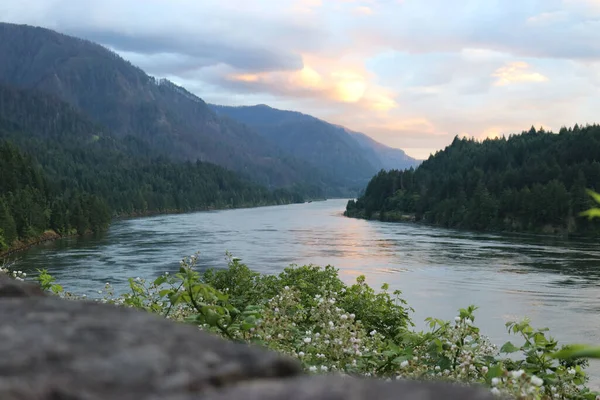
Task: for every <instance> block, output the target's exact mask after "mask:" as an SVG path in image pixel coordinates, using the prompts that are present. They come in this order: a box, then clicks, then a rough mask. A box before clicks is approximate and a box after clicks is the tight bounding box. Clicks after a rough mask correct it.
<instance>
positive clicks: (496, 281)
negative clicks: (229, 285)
mask: <svg viewBox="0 0 600 400" xmlns="http://www.w3.org/2000/svg"><path fill="white" fill-rule="evenodd" d="M345 204H346V200H329V201H326V202H313V203H310V204H300V205H290V206H280V207H263V208H257V209H244V210H228V211H214V212H203V213H193V214H178V215H164V216H154V217H149V218H141V219H131V220H122V221H117V222H116V223H114V224H113V225H112V226H111V228H110V230H109V231H108V232H107V234H105V235H103V236H101V237H97V238H86V239H67V240H61V241H57V242H55V243H51V244H45V245H43V246H40V247H37V248H33V249H30V250H29V251H27V252H24V253H21V254H19V256H18V257H19V259H20V260H19V262H18V263H19V269H23V270H26V271H28V272H31V271H35V270H36V269H37V268H47V269H48V270H50V272H51V273H52V274H54V275H55V276H56V277H57V279H58V280H59V281H60V282H61V283H62V284H64V286H65V287H67V288H69V289H70V290H72V291H74V292H78V293H86V294H88V295H93V294H94V293H95V294H96V295H97V290H99V289H101V288H102V287H103V285H104V283H105V282H107V281H108V282H111V283H114V284H115V287H116V288H117V290H126V289H127V278H129V277H136V276H140V277H144V278H148V279H152V278H154V277H156V276H157V275H159V274H161V273H163V272H164V271H176V270H177V268H178V265H179V261H180V260H181V258H182V257H184V256H186V255H190V254H193V253H195V252H196V251H200V268H207V267H224V266H226V258H225V252H226V251H230V252H232V253H233V254H234V255H235V256H237V257H240V258H241V259H242V261H243V262H246V263H247V264H248V265H249V266H250V267H251V268H253V269H255V270H258V271H260V272H262V273H277V272H280V271H281V270H282V269H283V268H284V267H286V266H288V265H290V264H298V265H302V264H311V263H312V264H319V265H326V264H330V265H334V266H335V267H337V268H339V270H340V277H341V279H343V280H344V281H345V282H348V283H350V282H353V281H354V280H355V279H356V277H357V276H359V275H365V276H366V277H367V282H369V283H370V284H372V285H373V286H375V287H380V285H381V284H382V283H384V282H387V283H389V284H390V289H391V290H395V289H399V290H401V291H402V292H403V296H404V297H405V298H406V299H407V301H408V302H409V304H410V305H411V306H412V307H413V308H414V309H415V314H414V315H413V318H414V320H415V323H416V324H417V327H418V328H423V327H424V324H423V320H424V319H425V317H428V316H434V317H439V318H443V319H451V318H453V317H454V315H455V313H456V310H457V309H458V308H460V307H466V306H468V305H469V304H475V305H477V306H479V311H478V312H477V313H476V322H477V324H478V325H479V326H480V327H481V328H482V332H483V333H485V334H488V335H489V336H490V337H491V338H492V339H493V340H494V341H495V342H496V343H497V344H502V343H503V342H505V341H506V340H513V341H514V340H515V338H511V337H510V336H509V335H508V334H507V332H506V329H505V327H504V323H505V322H506V321H508V320H512V319H520V318H522V317H525V316H528V317H530V318H531V320H532V323H533V324H534V325H535V326H538V327H545V326H547V327H549V328H550V329H551V333H552V334H553V335H554V336H555V337H556V338H557V339H559V340H561V341H569V342H581V343H600V320H599V319H598V318H597V315H598V312H599V311H600V291H599V290H598V286H600V249H599V248H598V246H597V244H596V243H595V241H593V240H565V239H561V238H548V237H539V236H530V235H503V234H492V233H483V234H481V233H472V232H461V231H454V230H445V229H438V228H432V227H426V226H421V225H416V224H391V223H382V222H376V221H364V220H356V219H349V218H345V217H343V216H341V215H340V212H341V211H342V210H343V208H344V206H345ZM599 365H600V364H599V363H593V365H592V367H591V371H590V372H591V373H592V374H593V375H594V376H596V377H600V367H599Z"/></svg>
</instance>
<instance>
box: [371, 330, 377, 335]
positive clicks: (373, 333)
mask: <svg viewBox="0 0 600 400" xmlns="http://www.w3.org/2000/svg"><path fill="white" fill-rule="evenodd" d="M376 333H377V331H376V330H375V329H373V330H372V331H371V332H369V335H371V336H375V334H376Z"/></svg>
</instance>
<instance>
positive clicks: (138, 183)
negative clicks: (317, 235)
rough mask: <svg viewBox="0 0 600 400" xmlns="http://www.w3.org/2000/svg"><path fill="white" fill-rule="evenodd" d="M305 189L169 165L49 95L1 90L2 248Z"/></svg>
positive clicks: (289, 197) (297, 198)
mask: <svg viewBox="0 0 600 400" xmlns="http://www.w3.org/2000/svg"><path fill="white" fill-rule="evenodd" d="M306 193H309V194H310V192H308V189H307V188H302V189H301V191H290V190H287V189H277V190H274V191H271V190H267V189H266V188H264V187H261V186H258V185H257V184H255V183H252V182H250V181H247V180H244V179H241V178H240V177H239V176H238V175H236V174H235V173H233V172H232V171H229V170H226V169H224V168H222V167H219V166H217V165H214V164H210V163H205V162H201V161H197V162H195V163H192V162H173V161H170V160H169V159H168V158H166V157H164V156H162V155H161V154H160V153H159V152H157V151H155V150H153V149H151V147H150V146H148V145H147V143H145V142H144V141H142V140H141V139H139V138H136V137H131V136H127V137H122V138H121V137H113V136H111V135H110V133H108V132H107V131H106V129H105V128H103V127H101V126H100V125H98V124H96V123H95V122H93V121H91V120H89V119H88V118H87V117H86V116H85V115H82V114H81V113H80V112H79V111H78V110H76V109H75V108H73V107H71V106H70V105H68V104H66V103H63V102H62V101H60V100H58V99H57V98H55V97H52V96H49V95H45V94H40V93H37V92H34V91H26V90H21V89H15V88H10V87H6V86H3V85H0V230H1V231H2V234H1V235H0V236H1V237H0V247H7V246H9V247H13V246H15V243H16V242H18V241H21V242H27V241H30V240H35V239H36V238H37V237H39V236H40V235H42V234H43V233H44V232H45V231H46V230H48V229H52V230H53V231H55V232H57V233H59V234H70V233H73V232H77V233H80V234H81V233H85V232H87V231H89V230H92V231H98V230H101V229H103V228H104V227H106V226H107V225H108V223H109V221H110V219H111V217H112V216H114V215H140V214H146V213H155V212H179V211H193V210H203V209H211V208H229V207H243V206H257V205H267V204H286V203H291V202H302V201H303V200H304V198H303V196H304V195H305V194H306ZM318 194H319V192H318V191H317V192H315V193H312V195H313V196H316V195H318ZM17 245H18V244H17ZM2 250H3V249H2V248H0V251H2Z"/></svg>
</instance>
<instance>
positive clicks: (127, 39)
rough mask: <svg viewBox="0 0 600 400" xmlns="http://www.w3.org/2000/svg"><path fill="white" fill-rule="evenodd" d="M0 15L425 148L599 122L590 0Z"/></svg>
mask: <svg viewBox="0 0 600 400" xmlns="http://www.w3.org/2000/svg"><path fill="white" fill-rule="evenodd" d="M64 10H68V12H65V11H64ZM0 15H3V16H4V19H5V20H7V21H8V22H17V23H28V24H39V25H42V26H45V27H48V28H53V29H58V30H60V31H62V32H65V33H68V34H73V35H75V36H79V37H83V38H87V39H90V40H93V41H97V42H99V43H101V44H103V45H105V46H107V47H109V48H111V49H113V50H115V51H116V52H118V53H120V54H122V55H123V56H124V57H125V58H127V59H128V60H130V61H131V62H132V63H134V64H135V65H139V66H140V67H141V68H143V69H144V70H146V71H148V72H149V73H151V74H153V75H155V76H157V77H165V78H168V79H171V80H173V81H174V82H175V83H178V84H181V85H183V86H184V87H186V88H188V89H189V90H190V91H192V92H194V93H195V94H197V95H198V96H200V97H201V98H203V99H204V100H206V101H208V102H212V103H218V104H226V105H227V104H228V105H252V104H259V103H264V104H269V105H271V106H273V107H277V108H285V109H294V110H298V111H301V112H303V113H307V114H312V115H315V116H316V117H319V118H323V119H325V120H328V121H330V122H332V123H336V124H340V125H344V126H346V127H348V128H350V129H352V130H355V131H361V132H364V133H366V134H368V135H370V136H372V137H373V138H375V139H376V140H379V141H381V142H383V143H385V144H387V145H390V146H394V147H400V148H403V149H404V150H406V151H407V153H408V154H410V155H412V156H416V157H421V158H424V157H427V156H428V155H429V154H430V153H431V152H435V151H436V150H438V149H441V148H443V147H444V146H446V145H448V144H449V143H450V142H451V141H452V139H453V137H454V136H456V135H460V134H461V133H463V132H466V133H468V134H469V135H470V136H473V137H477V138H484V137H495V136H497V134H498V132H501V133H503V134H505V133H510V132H520V131H521V130H524V129H528V128H529V127H530V126H531V125H532V124H534V123H537V122H538V121H543V123H544V127H545V128H547V129H553V130H558V129H560V127H561V126H563V125H573V124H575V123H579V124H585V123H593V122H598V121H597V118H598V117H597V110H598V108H599V107H600V96H598V93H599V91H600V47H599V46H598V43H599V40H598V38H599V34H598V31H599V30H598V23H597V21H598V18H600V1H599V0H553V1H546V0H526V1H525V2H492V3H488V2H472V1H467V0H456V1H452V2H448V1H441V0H424V1H409V0H406V1H398V0H394V1H389V0H388V1H384V0H327V1H325V0H284V1H269V0H261V1H256V2H246V1H242V0H232V1H227V2H222V1H217V0H207V1H202V2H192V1H189V0H173V1H170V2H165V1H163V0H147V1H145V2H144V6H143V11H141V8H140V3H139V2H137V1H134V0H102V1H100V0H91V1H89V2H86V4H85V6H84V5H83V4H82V3H81V2H78V1H75V0H53V1H47V2H41V1H37V0H24V1H20V2H4V3H3V4H1V5H0ZM133 15H135V18H132V17H131V16H133ZM434 27H435V28H434Z"/></svg>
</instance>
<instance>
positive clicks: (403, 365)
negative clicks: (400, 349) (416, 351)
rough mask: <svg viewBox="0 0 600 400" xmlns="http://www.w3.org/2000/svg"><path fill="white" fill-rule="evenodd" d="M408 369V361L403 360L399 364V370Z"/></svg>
mask: <svg viewBox="0 0 600 400" xmlns="http://www.w3.org/2000/svg"><path fill="white" fill-rule="evenodd" d="M406 367H408V361H406V360H404V361H402V362H401V363H400V368H406Z"/></svg>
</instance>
